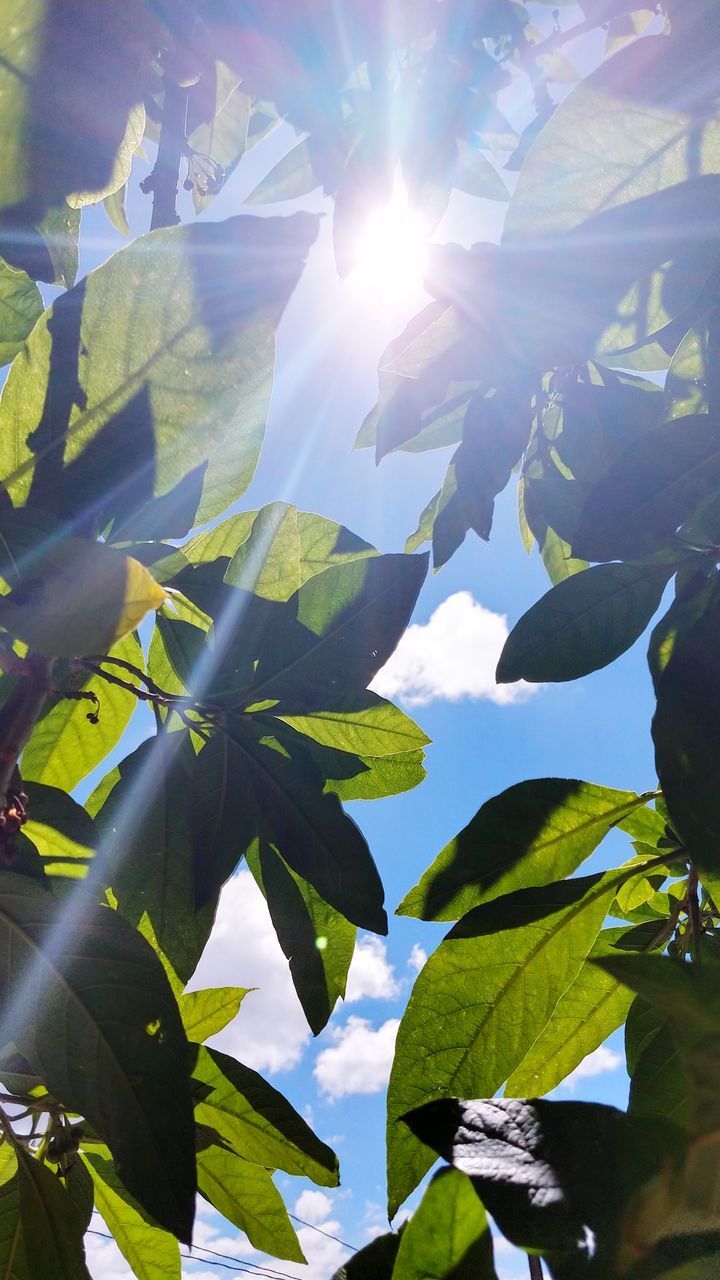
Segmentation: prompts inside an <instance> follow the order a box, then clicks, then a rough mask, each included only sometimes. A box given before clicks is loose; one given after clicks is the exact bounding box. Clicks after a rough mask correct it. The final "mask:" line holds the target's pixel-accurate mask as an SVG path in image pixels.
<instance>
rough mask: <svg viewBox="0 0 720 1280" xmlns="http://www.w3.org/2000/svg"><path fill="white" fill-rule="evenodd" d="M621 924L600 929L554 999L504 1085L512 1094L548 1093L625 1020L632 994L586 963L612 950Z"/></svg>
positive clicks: (509, 1095)
mask: <svg viewBox="0 0 720 1280" xmlns="http://www.w3.org/2000/svg"><path fill="white" fill-rule="evenodd" d="M624 933H625V929H623V928H622V927H621V928H617V929H603V931H602V933H601V934H600V935H599V937H598V938H597V941H596V942H595V944H594V946H593V948H592V950H591V952H590V955H589V956H588V960H587V961H586V962H585V964H583V965H582V967H581V968H580V970H579V972H578V975H577V977H576V979H575V981H574V982H573V983H572V985H571V986H570V987H568V989H567V991H566V992H565V994H564V995H563V996H561V998H560V1000H559V1001H558V1004H557V1007H556V1009H555V1012H554V1014H553V1017H552V1019H551V1020H550V1022H548V1024H547V1026H546V1027H545V1029H544V1030H543V1031H542V1032H541V1033H540V1035H539V1036H538V1038H537V1040H536V1041H535V1043H534V1044H533V1045H532V1047H531V1048H530V1050H529V1051H528V1053H526V1055H525V1057H524V1058H523V1060H522V1062H521V1063H520V1065H519V1066H518V1067H516V1069H515V1071H513V1074H512V1075H511V1077H510V1079H509V1080H508V1082H507V1085H506V1086H505V1094H506V1096H507V1097H511V1098H535V1097H540V1096H542V1095H543V1094H546V1093H550V1090H551V1089H554V1088H555V1087H556V1086H557V1085H558V1084H560V1083H561V1081H563V1080H565V1079H566V1078H567V1076H569V1075H570V1072H571V1071H574V1070H575V1068H576V1067H577V1066H579V1064H580V1063H581V1062H582V1060H583V1058H585V1057H587V1055H588V1054H589V1053H592V1052H593V1050H595V1049H597V1048H598V1047H599V1046H600V1045H601V1044H602V1043H603V1041H605V1040H607V1037H608V1036H609V1035H612V1033H613V1031H615V1030H617V1028H618V1027H619V1026H621V1025H622V1023H623V1022H624V1021H625V1017H626V1015H627V1012H628V1009H629V1008H630V1005H631V1003H632V996H631V994H630V992H629V991H627V990H626V988H625V987H622V986H621V985H620V983H619V982H617V981H616V980H615V979H614V978H613V977H612V976H611V975H610V974H608V973H603V972H602V970H600V969H598V968H596V966H595V965H593V964H592V963H590V961H592V960H593V959H595V958H597V957H598V956H603V955H611V954H612V947H613V946H614V945H615V943H616V942H617V941H618V939H619V938H621V937H622V935H623V934H624Z"/></svg>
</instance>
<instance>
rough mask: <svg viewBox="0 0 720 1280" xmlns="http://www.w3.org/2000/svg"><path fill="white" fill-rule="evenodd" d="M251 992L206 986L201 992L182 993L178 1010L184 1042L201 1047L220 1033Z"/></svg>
mask: <svg viewBox="0 0 720 1280" xmlns="http://www.w3.org/2000/svg"><path fill="white" fill-rule="evenodd" d="M251 990H253V988H252V987H208V988H207V989H206V990H205V991H185V992H184V993H183V995H181V996H180V998H179V1000H178V1008H179V1010H180V1017H181V1018H182V1021H183V1026H184V1028H185V1034H186V1036H187V1038H188V1040H194V1041H195V1042H196V1043H197V1044H202V1042H203V1040H207V1039H208V1038H209V1037H210V1036H214V1035H216V1033H217V1032H218V1031H222V1029H223V1027H226V1026H227V1024H228V1022H232V1019H233V1018H234V1017H235V1015H236V1014H237V1012H238V1010H239V1008H240V1005H241V1004H242V1002H243V1000H244V999H245V996H246V995H247V994H248V991H251Z"/></svg>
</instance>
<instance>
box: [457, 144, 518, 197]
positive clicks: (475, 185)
mask: <svg viewBox="0 0 720 1280" xmlns="http://www.w3.org/2000/svg"><path fill="white" fill-rule="evenodd" d="M452 184H453V186H454V187H457V189H458V191H466V192H467V193H468V195H471V196H479V197H480V198H481V199H482V200H507V199H509V196H510V192H509V191H508V189H507V187H506V186H505V183H504V182H503V180H502V178H501V177H500V174H499V173H498V171H497V169H496V168H495V165H494V164H492V163H491V161H490V160H488V158H487V156H486V155H483V153H482V151H479V150H478V149H477V147H469V146H467V145H464V144H463V143H460V145H459V148H458V164H457V166H456V167H455V169H453V174H452Z"/></svg>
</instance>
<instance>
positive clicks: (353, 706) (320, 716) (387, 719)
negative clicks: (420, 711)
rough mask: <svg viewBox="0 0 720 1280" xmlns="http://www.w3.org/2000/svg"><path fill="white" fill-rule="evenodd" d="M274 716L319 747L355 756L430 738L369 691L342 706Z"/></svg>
mask: <svg viewBox="0 0 720 1280" xmlns="http://www.w3.org/2000/svg"><path fill="white" fill-rule="evenodd" d="M278 719H280V720H282V721H284V723H285V724H289V725H290V726H291V728H293V729H296V730H297V731H298V733H302V734H305V735H306V736H307V737H309V738H312V739H313V740H314V741H315V742H319V743H320V744H321V746H325V747H334V748H335V749H336V750H338V751H349V752H352V753H353V754H354V755H358V756H366V757H373V756H394V755H399V754H400V753H402V752H406V751H415V750H417V749H418V748H420V747H425V746H427V744H428V743H429V741H430V739H429V738H428V737H427V736H426V734H424V733H423V731H422V729H420V728H419V726H418V725H416V724H415V723H414V722H413V721H412V720H411V719H410V717H409V716H406V715H405V713H404V712H403V711H401V710H400V708H399V707H396V706H394V705H393V703H392V702H387V701H386V700H385V698H380V697H378V695H377V694H376V693H371V692H370V691H368V692H366V693H363V694H362V695H361V696H360V697H356V698H352V699H348V700H347V703H346V704H345V705H343V701H342V700H338V702H337V703H336V705H335V706H333V708H332V709H331V710H330V709H328V710H323V709H318V710H317V711H309V712H307V713H306V714H298V715H279V716H278Z"/></svg>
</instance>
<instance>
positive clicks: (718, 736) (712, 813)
mask: <svg viewBox="0 0 720 1280" xmlns="http://www.w3.org/2000/svg"><path fill="white" fill-rule="evenodd" d="M719 621H720V601H718V600H716V601H714V602H713V603H712V604H711V605H710V606H709V607H708V608H707V610H706V611H705V613H704V614H703V615H702V617H701V618H700V619H699V620H698V621H697V622H696V623H695V625H694V626H693V627H691V628H690V630H689V631H686V632H683V633H681V634H680V635H679V636H678V638H677V640H676V643H675V646H674V648H673V651H672V657H671V658H670V661H669V662H668V664H667V666H666V668H665V671H664V672H663V674H662V677H661V679H660V682H659V685H658V692H657V710H656V712H655V717H654V719H653V723H652V734H653V742H654V743H655V763H656V766H657V771H658V777H659V779H660V785H661V787H662V790H663V795H664V797H665V800H666V803H667V806H668V810H669V812H670V818H671V821H672V825H673V827H674V829H675V830H676V831H677V832H678V833H679V835H680V836H681V837H682V840H683V842H684V843H685V845H686V846H687V848H688V850H689V852H690V856H691V858H692V859H693V861H696V862H697V864H698V865H699V866H700V867H702V868H706V869H707V870H708V871H716V870H717V869H718V868H719V867H720V814H719V813H718V805H717V768H718V753H719V752H720V718H719V717H720V673H719V672H718V666H717V662H716V660H715V645H716V637H717V628H718V622H719Z"/></svg>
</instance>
